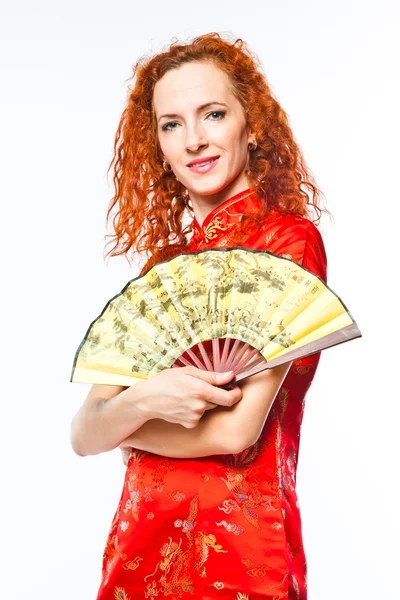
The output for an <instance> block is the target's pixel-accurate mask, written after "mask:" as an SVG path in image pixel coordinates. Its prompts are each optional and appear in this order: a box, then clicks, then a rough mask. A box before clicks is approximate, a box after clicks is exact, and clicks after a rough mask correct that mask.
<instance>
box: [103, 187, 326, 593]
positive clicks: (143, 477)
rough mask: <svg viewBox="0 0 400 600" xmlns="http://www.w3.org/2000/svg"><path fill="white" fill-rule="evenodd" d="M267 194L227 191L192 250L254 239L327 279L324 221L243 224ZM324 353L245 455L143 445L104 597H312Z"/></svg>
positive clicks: (134, 459)
mask: <svg viewBox="0 0 400 600" xmlns="http://www.w3.org/2000/svg"><path fill="white" fill-rule="evenodd" d="M258 203H259V200H258V199H257V198H256V196H255V194H254V192H253V190H252V189H249V190H246V191H244V192H241V193H239V194H236V195H235V196H233V197H231V198H229V199H228V200H226V201H224V202H223V203H222V204H221V205H220V206H218V207H217V208H215V209H214V210H213V211H212V212H211V213H210V214H209V215H208V216H207V218H206V219H205V221H204V223H203V225H202V226H201V227H200V226H199V224H198V222H197V221H196V219H195V220H194V235H193V237H192V240H191V244H190V248H189V250H188V251H196V250H202V249H204V248H212V247H231V246H235V245H236V246H244V247H248V248H253V249H266V250H269V251H270V252H273V253H275V254H278V255H281V256H286V257H288V258H291V259H292V260H294V261H296V262H297V263H299V264H302V265H303V266H304V267H305V268H307V269H309V270H310V271H312V272H314V273H315V274H317V275H318V276H319V277H321V279H323V280H324V281H326V254H325V249H324V244H323V241H322V237H321V234H320V232H319V230H318V229H317V228H316V226H315V225H314V224H313V223H312V222H311V221H309V220H308V219H306V218H305V217H302V216H300V215H287V216H282V215H280V214H279V213H277V212H275V211H270V213H269V214H268V216H267V218H266V220H265V222H264V224H263V226H262V227H260V228H258V230H257V231H256V232H255V233H254V232H253V233H252V235H250V236H247V237H246V236H244V235H243V234H240V232H239V233H238V232H237V227H235V225H236V224H237V223H238V221H239V220H240V217H241V215H243V213H249V212H252V211H254V210H255V208H256V207H257V206H258ZM319 359H320V353H318V354H314V355H313V356H310V357H307V358H303V359H300V360H297V361H295V362H294V363H293V364H292V366H291V368H290V370H289V372H288V374H287V376H286V378H285V380H284V381H283V383H282V386H281V388H280V390H279V392H278V395H277V397H276V399H275V402H274V404H273V406H272V408H271V410H270V412H269V415H268V418H267V420H266V423H265V426H264V429H263V431H262V434H261V436H260V438H259V439H258V441H257V442H256V443H255V444H254V445H253V446H251V447H250V448H248V449H246V450H245V451H243V452H241V453H239V454H232V455H214V456H207V457H202V458H195V459H172V458H166V457H162V456H159V455H156V454H152V453H150V452H144V451H141V450H136V449H133V450H132V453H131V457H130V459H129V461H128V466H127V470H126V475H125V481H124V486H123V490H122V495H121V499H120V502H119V505H118V508H117V510H116V513H115V516H114V519H113V521H112V524H111V529H110V532H109V535H108V539H107V543H106V548H105V551H104V557H103V570H102V582H101V586H100V589H99V593H98V597H97V599H98V600H139V599H142V598H155V597H158V598H164V597H169V598H170V599H171V600H176V599H180V598H182V599H187V598H196V599H199V600H200V599H201V600H211V599H212V600H217V599H220V600H228V599H229V600H261V599H262V600H306V598H307V564H306V557H305V554H304V549H303V542H302V530H301V518H300V511H299V503H298V500H297V495H296V470H297V459H298V453H299V441H300V428H301V422H302V417H303V411H304V402H305V395H306V392H307V390H308V388H309V387H310V384H311V382H312V380H313V378H314V375H315V371H316V368H317V365H318V362H319Z"/></svg>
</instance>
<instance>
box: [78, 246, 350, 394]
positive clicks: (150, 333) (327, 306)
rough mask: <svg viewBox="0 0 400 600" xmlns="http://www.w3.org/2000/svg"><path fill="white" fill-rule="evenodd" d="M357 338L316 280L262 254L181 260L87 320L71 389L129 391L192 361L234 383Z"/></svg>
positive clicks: (160, 267)
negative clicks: (230, 376)
mask: <svg viewBox="0 0 400 600" xmlns="http://www.w3.org/2000/svg"><path fill="white" fill-rule="evenodd" d="M357 337H361V332H360V330H359V328H358V326H357V324H356V323H355V321H354V319H353V318H352V316H351V315H350V313H349V311H348V310H347V308H346V307H345V305H344V304H343V302H342V301H341V300H340V298H339V297H338V296H337V295H336V294H335V293H334V292H333V290H331V289H330V288H329V287H328V286H327V285H326V284H325V283H324V281H322V279H320V278H319V277H318V276H317V275H314V274H313V273H312V272H310V271H309V270H307V269H305V268H304V267H302V266H300V265H298V264H297V263H296V262H294V261H293V260H291V259H289V258H286V257H281V256H277V255H276V254H272V253H271V252H268V251H267V250H250V249H246V248H242V247H234V248H226V249H223V248H213V249H207V250H200V251H197V252H189V253H184V254H179V255H177V256H175V257H174V258H171V259H169V260H166V261H164V262H161V263H158V264H156V265H153V266H152V267H151V268H150V269H148V270H147V271H146V272H145V273H144V274H142V275H140V276H139V277H136V278H135V279H132V280H131V281H129V282H128V283H127V284H126V286H125V287H124V288H123V290H122V291H121V292H120V293H119V294H117V295H116V296H114V297H113V298H112V299H111V300H109V302H108V303H107V304H106V306H105V307H104V309H103V311H102V313H101V314H100V315H99V316H98V317H97V318H96V319H95V320H94V321H93V322H92V323H91V325H90V326H89V329H88V330H87V332H86V335H85V337H84V339H83V341H82V342H81V344H80V346H79V348H78V350H77V352H76V355H75V360H74V364H73V369H72V375H71V382H74V383H100V384H107V385H121V386H131V385H133V384H134V383H136V382H137V381H139V380H143V379H148V378H150V377H152V376H153V375H156V374H157V373H159V372H160V371H162V370H163V369H168V368H170V367H178V366H184V365H189V364H192V365H194V366H196V367H198V368H200V369H205V370H215V371H220V372H221V371H228V370H231V369H232V370H233V371H234V372H235V375H236V378H235V379H236V381H240V380H241V379H244V378H245V377H249V376H250V375H252V374H254V373H257V372H259V371H262V370H264V369H268V368H271V367H275V366H278V365H280V364H283V363H286V362H288V361H293V360H297V359H299V358H302V357H304V356H307V355H310V354H314V353H315V352H319V351H321V350H323V349H325V348H328V347H331V346H335V345H337V344H340V343H342V342H346V341H349V340H351V339H354V338H357Z"/></svg>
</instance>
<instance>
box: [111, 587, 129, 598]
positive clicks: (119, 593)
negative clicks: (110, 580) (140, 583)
mask: <svg viewBox="0 0 400 600" xmlns="http://www.w3.org/2000/svg"><path fill="white" fill-rule="evenodd" d="M114 600H131V598H130V597H129V596H128V594H127V593H126V592H125V590H124V588H121V587H116V588H114Z"/></svg>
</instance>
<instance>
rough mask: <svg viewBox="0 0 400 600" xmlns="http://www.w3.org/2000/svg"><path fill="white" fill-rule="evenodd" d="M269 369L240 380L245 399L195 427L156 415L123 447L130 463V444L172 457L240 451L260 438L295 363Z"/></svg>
mask: <svg viewBox="0 0 400 600" xmlns="http://www.w3.org/2000/svg"><path fill="white" fill-rule="evenodd" d="M291 364H292V363H291V362H290V363H286V364H284V365H280V366H279V367H275V368H273V369H267V370H265V371H262V372H261V373H257V374H256V375H252V376H251V377H249V378H247V379H245V380H243V381H242V382H239V383H238V385H239V387H240V388H241V390H242V394H243V397H242V400H241V401H240V402H237V403H236V404H235V405H234V406H231V407H228V408H226V407H221V406H219V407H217V408H215V409H214V410H212V411H207V412H206V413H205V414H204V415H203V417H202V418H201V420H200V422H199V424H198V425H197V427H195V428H194V429H185V428H184V427H181V426H180V425H175V424H173V423H167V422H166V421H163V420H161V419H154V420H152V421H148V422H147V423H145V424H144V425H142V426H141V427H140V428H139V429H138V430H137V431H135V432H134V433H132V434H131V435H130V436H129V437H127V438H126V439H125V440H124V441H123V442H122V443H121V444H120V448H121V450H122V453H123V457H124V462H125V464H126V460H127V456H128V449H129V448H130V447H133V448H137V449H139V450H146V451H147V452H154V453H155V454H160V455H162V456H167V457H170V458H198V457H201V456H210V455H213V454H236V453H238V452H241V451H242V450H244V449H245V448H248V447H249V446H251V445H253V444H254V443H255V442H256V441H257V440H258V438H259V436H260V434H261V431H262V428H263V427H264V423H265V421H266V419H267V417H268V413H269V411H270V409H271V406H272V404H273V402H274V400H275V397H276V395H277V393H278V391H279V388H280V387H281V384H282V382H283V380H284V379H285V377H286V375H287V372H288V371H289V369H290V366H291Z"/></svg>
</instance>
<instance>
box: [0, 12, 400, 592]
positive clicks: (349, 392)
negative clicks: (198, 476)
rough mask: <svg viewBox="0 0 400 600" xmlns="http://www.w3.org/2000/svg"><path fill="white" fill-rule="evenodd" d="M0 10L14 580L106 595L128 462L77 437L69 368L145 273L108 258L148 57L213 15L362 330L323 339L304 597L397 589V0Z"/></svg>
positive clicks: (7, 571) (6, 509) (9, 551)
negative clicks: (135, 101)
mask: <svg viewBox="0 0 400 600" xmlns="http://www.w3.org/2000/svg"><path fill="white" fill-rule="evenodd" d="M0 17H1V18H0V21H1V25H0V27H1V47H0V55H1V61H2V67H1V78H0V85H1V88H2V89H1V94H0V102H1V111H0V119H1V121H0V126H1V135H0V138H1V156H0V160H1V168H2V177H1V183H0V189H1V221H2V223H1V232H2V235H1V270H2V290H3V291H2V296H1V302H2V308H1V315H2V321H3V323H2V336H1V337H2V342H3V343H2V359H1V367H2V373H1V384H0V385H1V409H2V412H1V432H0V433H1V457H2V463H1V465H2V466H1V490H2V491H1V495H0V498H1V507H2V508H1V519H2V524H1V532H2V533H1V538H2V542H1V550H0V553H1V562H0V564H1V571H2V573H3V575H2V577H1V582H0V590H1V591H0V595H1V597H2V598H13V600H22V599H23V600H26V599H27V598H32V599H36V598H38V599H39V598H40V600H53V599H54V598H57V600H70V599H72V598H73V599H74V600H90V599H94V598H95V596H96V593H97V588H98V585H99V583H100V570H101V557H102V553H103V548H104V544H105V539H106V535H107V532H108V528H109V525H110V522H111V519H112V516H113V514H114V511H115V509H116V505H117V502H118V500H119V497H120V493H121V489H122V483H123V476H124V467H123V464H122V462H121V459H120V452H119V450H115V451H113V452H111V453H107V454H102V455H98V456H93V457H87V458H79V457H77V456H76V455H75V454H74V453H73V451H72V449H71V447H70V442H69V428H70V421H71V418H72V416H73V415H74V414H75V412H76V411H77V410H78V408H79V406H80V404H81V403H82V402H83V400H84V397H85V395H86V393H87V391H88V389H89V386H86V385H79V384H71V383H69V377H70V371H71V366H72V361H73V357H74V354H75V351H76V349H77V347H78V345H79V343H80V341H81V339H82V337H83V335H84V333H85V332H86V329H87V327H88V325H89V323H90V322H91V321H92V320H93V319H94V318H95V317H96V316H98V314H99V313H100V311H101V310H102V309H103V307H104V305H105V303H106V301H107V300H108V299H109V298H110V297H111V296H113V295H114V294H115V293H117V292H119V291H120V290H121V288H122V287H123V286H124V284H125V283H126V281H127V280H128V279H131V278H133V277H134V276H136V275H137V269H135V268H132V267H129V265H128V263H127V261H126V260H125V259H124V258H114V259H111V260H109V261H108V263H106V262H105V261H104V259H103V249H104V235H105V233H106V227H105V213H106V208H107V205H108V202H109V200H110V198H111V196H112V193H113V190H112V186H111V177H109V181H108V182H107V178H106V170H107V167H108V164H109V161H110V160H111V157H112V145H113V141H114V134H115V131H116V128H117V125H118V121H119V118H120V114H121V111H122V109H123V107H124V104H125V98H126V83H125V82H126V80H127V79H128V77H130V75H131V67H132V65H133V64H134V62H136V60H137V59H138V58H139V56H141V55H142V54H145V53H149V52H150V53H153V52H158V51H161V50H162V49H163V48H164V47H166V46H167V45H168V44H169V43H170V42H171V41H172V38H173V37H178V38H179V39H183V40H185V39H187V38H189V37H192V36H194V35H200V34H202V33H206V32H209V31H219V32H220V33H224V32H229V33H233V34H234V35H235V36H237V37H241V38H243V39H244V40H246V41H247V42H248V44H249V45H250V48H251V49H252V50H253V51H254V52H256V53H257V54H258V56H259V57H260V59H261V61H262V63H263V66H264V70H265V73H266V75H267V78H268V81H269V83H270V85H271V87H272V90H273V92H274V94H275V95H276V97H277V99H278V100H279V102H280V103H281V105H282V107H283V108H284V110H285V111H286V112H287V113H288V115H289V118H290V123H291V126H292V128H293V132H294V135H295V137H296V140H297V141H298V143H299V144H300V146H301V148H302V150H303V152H304V155H305V158H306V161H307V163H308V165H309V167H310V168H311V169H312V171H313V173H314V175H315V178H316V181H317V183H318V185H319V186H320V187H321V188H322V190H323V191H324V193H325V195H326V201H327V206H328V208H329V209H330V210H331V212H332V213H333V215H334V217H335V221H334V223H330V221H329V220H328V219H324V221H323V223H322V233H323V237H324V240H325V245H326V249H327V254H328V283H329V285H330V286H331V287H332V289H334V290H335V291H336V292H337V293H338V294H339V296H340V297H341V298H342V299H343V301H344V302H345V304H346V305H347V306H348V308H349V309H350V311H351V313H352V315H353V316H354V318H355V319H356V321H357V323H358V325H359V327H360V329H361V331H362V333H363V337H362V338H361V339H358V340H354V341H352V342H350V343H348V344H344V345H341V346H337V347H335V348H331V349H329V350H327V351H326V353H323V355H322V358H321V362H320V366H319V370H318V372H317V374H316V377H315V380H314V382H313V385H312V387H311V389H310V391H309V392H308V395H307V401H306V409H305V415H304V421H303V428H302V438H301V445H300V461H299V468H298V495H299V500H300V507H301V512H302V520H303V537H304V544H305V550H306V555H307V560H308V572H309V574H308V583H309V599H310V600H338V599H340V600H354V599H358V598H360V599H361V598H362V600H376V599H378V598H379V600H385V599H388V600H392V599H394V598H395V597H398V596H397V594H398V579H397V577H395V572H398V571H397V567H398V559H399V551H398V540H399V534H400V531H399V517H398V513H399V510H398V491H399V490H398V476H399V469H398V460H399V453H398V444H397V439H398V428H399V409H398V399H399V383H398V379H397V375H398V371H397V368H398V361H396V360H395V359H396V358H398V356H399V353H398V339H399V327H398V312H397V310H398V309H396V304H397V303H398V299H397V300H396V301H395V299H394V293H393V291H394V286H395V285H396V280H398V268H397V264H398V261H397V248H398V243H399V233H398V224H399V208H398V207H399V183H398V173H399V168H398V161H399V100H400V98H399V81H398V79H397V76H398V71H399V67H398V62H396V60H395V55H396V53H397V52H398V51H399V47H398V43H397V42H396V39H398V26H399V8H398V4H397V3H396V2H395V1H393V2H387V1H386V2H382V1H381V2H370V1H366V0H363V1H361V0H359V1H355V0H353V1H350V2H349V1H345V0H335V1H330V2H327V1H321V0H319V1H317V0H314V1H312V0H304V1H299V2H296V1H295V0H285V1H280V2H275V1H274V2H272V1H271V0H268V1H265V0H264V1H263V2H255V1H254V2H252V3H249V2H243V1H240V2H239V1H236V0H230V1H229V2H225V1H223V0H220V1H219V2H215V1H212V2H210V1H206V0H202V1H201V2H183V1H169V2H138V3H136V2H133V1H131V2H128V1H122V0H113V2H111V1H109V2H105V1H97V2H96V1H94V0H92V1H89V0H79V1H78V0H68V2H67V1H65V0H63V1H60V2H57V1H54V0H52V1H50V0H42V1H36V2H33V1H29V2H28V1H27V0H25V1H18V0H13V2H11V0H9V1H8V2H7V1H4V0H3V1H2V3H1V15H0ZM396 45H397V47H396ZM397 283H398V282H397ZM3 286H4V287H3Z"/></svg>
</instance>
